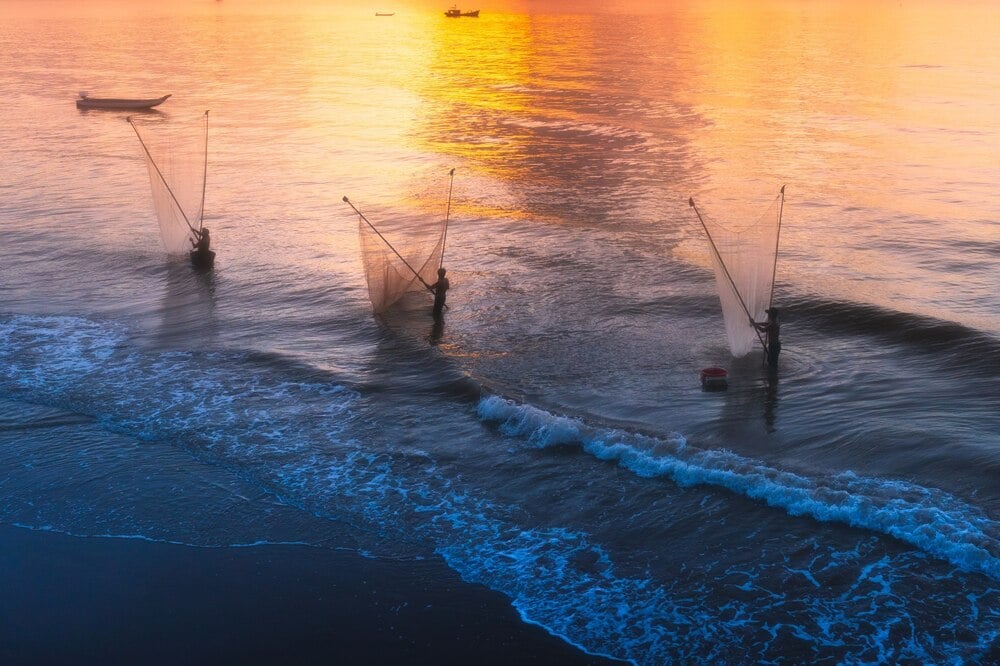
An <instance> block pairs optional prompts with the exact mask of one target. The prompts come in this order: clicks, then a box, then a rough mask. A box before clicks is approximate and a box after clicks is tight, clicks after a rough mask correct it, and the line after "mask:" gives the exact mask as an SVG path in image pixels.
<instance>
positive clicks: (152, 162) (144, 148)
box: [125, 116, 208, 234]
mask: <svg viewBox="0 0 1000 666" xmlns="http://www.w3.org/2000/svg"><path fill="white" fill-rule="evenodd" d="M125 120H127V121H128V124H129V125H131V126H132V131H133V132H135V135H136V136H137V137H139V143H140V144H141V145H142V149H143V150H144V151H145V152H146V157H147V158H149V163H150V164H152V165H153V168H154V169H156V175H157V176H159V177H160V181H161V182H162V183H163V186H164V187H165V188H167V193H168V194H169V195H170V198H171V199H173V201H174V205H175V206H177V210H179V211H180V213H181V217H182V218H184V224H186V225H188V229H190V230H191V232H192V233H194V234H197V233H198V230H197V229H195V228H194V227H193V226H192V225H191V220H189V219H188V217H187V213H185V212H184V208H183V207H182V206H181V203H180V202H179V201H178V200H177V197H176V196H175V195H174V191H173V190H172V189H170V183H168V182H167V179H166V178H164V177H163V172H161V171H160V167H159V166H158V165H157V164H156V160H154V159H153V156H152V155H150V154H149V148H147V147H146V142H145V141H143V140H142V135H140V134H139V130H137V129H136V128H135V123H133V122H132V116H129V117H127V118H126V119H125ZM205 141H206V142H207V141H208V136H207V135H206V137H205ZM206 145H207V144H206ZM205 168H206V170H207V168H208V164H207V162H206V165H205ZM205 177H206V178H207V177H208V174H207V171H206V175H205ZM202 196H203V197H204V196H205V193H204V192H202Z"/></svg>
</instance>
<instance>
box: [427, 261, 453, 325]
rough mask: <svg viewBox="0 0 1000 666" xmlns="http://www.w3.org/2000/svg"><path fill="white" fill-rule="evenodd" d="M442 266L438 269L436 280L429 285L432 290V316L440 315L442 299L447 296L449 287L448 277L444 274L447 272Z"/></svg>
mask: <svg viewBox="0 0 1000 666" xmlns="http://www.w3.org/2000/svg"><path fill="white" fill-rule="evenodd" d="M447 272H448V271H446V270H445V269H444V268H439V269H438V279H437V282H435V283H434V284H432V285H431V286H430V290H431V291H432V292H434V316H435V317H440V316H441V312H442V311H443V310H444V301H445V298H446V297H447V293H448V290H449V289H451V283H450V282H448V278H446V277H445V276H444V274H445V273H447Z"/></svg>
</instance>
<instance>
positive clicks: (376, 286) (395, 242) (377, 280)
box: [358, 217, 447, 313]
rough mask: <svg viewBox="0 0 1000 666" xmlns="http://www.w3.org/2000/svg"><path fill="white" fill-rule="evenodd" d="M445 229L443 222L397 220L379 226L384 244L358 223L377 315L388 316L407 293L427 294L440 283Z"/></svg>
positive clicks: (366, 274)
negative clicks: (383, 313)
mask: <svg viewBox="0 0 1000 666" xmlns="http://www.w3.org/2000/svg"><path fill="white" fill-rule="evenodd" d="M446 229H447V222H446V221H445V220H444V218H442V219H440V220H427V219H418V218H414V217H404V218H400V217H397V218H395V219H393V220H389V221H385V222H379V224H378V230H379V232H381V233H382V235H383V236H384V238H385V240H383V239H382V238H380V237H379V235H378V234H377V233H376V232H375V230H374V229H373V228H372V227H371V226H369V225H368V223H366V222H365V221H364V220H363V219H359V220H358V234H359V238H360V245H361V263H362V264H363V265H364V269H365V279H366V280H367V282H368V297H369V299H371V303H372V309H373V310H374V311H375V312H376V313H381V312H385V311H386V310H387V309H389V308H390V307H391V306H392V305H393V304H395V303H396V302H397V301H399V299H400V298H402V297H403V295H404V294H406V293H407V292H413V291H427V286H426V285H432V284H434V283H435V282H436V281H437V270H438V268H440V267H441V261H442V256H443V254H444V243H445V232H446ZM390 244H391V247H390ZM392 248H395V250H396V252H398V253H399V254H398V255H397V254H396V252H394V251H393V250H392ZM407 264H409V266H407ZM411 268H412V270H411Z"/></svg>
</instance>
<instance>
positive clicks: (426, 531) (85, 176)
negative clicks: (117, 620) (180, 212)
mask: <svg viewBox="0 0 1000 666" xmlns="http://www.w3.org/2000/svg"><path fill="white" fill-rule="evenodd" d="M391 5H392V6H388V4H387V5H386V6H376V7H372V6H368V5H346V4H341V5H336V6H334V7H333V8H330V7H324V6H322V3H316V4H301V5H299V4H296V3H294V2H290V3H274V5H273V6H270V5H267V4H265V3H260V4H254V5H249V4H245V3H240V2H239V1H238V0H226V1H225V2H191V3H153V4H151V5H148V6H146V5H139V6H138V7H136V6H128V5H126V6H125V8H123V7H121V6H115V5H96V4H93V5H92V4H83V3H68V2H61V1H53V2H44V3H27V2H20V3H19V2H9V1H8V2H3V3H2V5H0V89H2V90H3V91H4V97H5V100H4V102H5V103H4V111H3V117H2V120H0V522H2V523H4V524H9V525H17V526H23V527H26V528H31V529H36V530H52V531H58V532H62V533H67V534H72V535H80V536H95V535H103V536H116V537H122V538H139V539H148V540H153V541H164V542H170V543H180V544H190V545H194V546H218V547H228V546H237V545H240V546H247V545H252V544H263V543H307V544H313V545H316V546H321V547H328V548H348V549H353V550H356V551H358V552H361V553H363V554H365V555H366V556H368V557H372V558H392V559H403V560H407V559H409V560H413V561H417V560H426V559H431V558H433V559H438V560H441V561H444V562H445V563H446V564H447V565H448V566H449V567H451V568H452V569H454V570H455V571H456V572H458V573H459V574H460V575H461V577H462V578H463V579H464V580H466V581H468V582H470V583H476V584H482V585H485V586H487V587H489V588H491V589H493V590H496V591H499V592H501V593H503V594H504V595H506V596H507V597H509V599H510V603H511V604H512V605H513V606H514V608H515V609H516V610H517V611H518V612H519V613H520V615H521V616H522V617H523V618H524V621H525V622H530V623H534V624H537V625H540V626H542V627H544V628H545V629H547V630H548V631H549V632H551V633H553V634H555V635H557V636H560V637H562V638H564V639H565V640H566V641H568V642H570V643H572V644H574V645H576V646H578V647H579V648H580V649H581V650H583V651H586V652H589V653H592V654H598V655H607V656H611V657H615V658H619V659H622V660H626V661H630V662H632V663H635V664H660V663H671V662H674V663H692V662H707V663H758V662H761V663H771V662H776V661H778V660H780V659H782V658H785V659H790V660H791V661H793V662H811V663H885V662H895V663H899V662H905V663H918V662H919V663H963V662H964V663H996V662H995V661H993V660H995V659H997V658H998V651H1000V381H998V373H1000V187H998V185H997V184H998V183H1000V88H998V86H997V81H998V80H1000V50H998V49H997V48H996V44H997V43H998V41H1000V11H998V9H997V8H996V5H992V4H990V3H957V4H956V3H946V2H927V3H909V2H904V3H895V2H891V3H889V2H887V3H829V4H825V3H786V4H781V3H775V4H757V3H746V4H745V5H741V4H738V3H730V4H726V3H722V4H705V3H697V2H693V3H688V4H685V3H681V4H677V5H675V6H673V8H672V9H670V10H661V11H656V12H654V11H645V10H644V8H643V7H641V6H639V5H636V6H634V7H632V6H629V5H627V4H622V5H616V7H615V9H614V10H607V11H604V12H601V13H597V12H595V13H575V14H574V13H560V12H559V11H558V10H559V5H558V4H557V3H554V2H552V3H549V4H548V5H545V4H541V5H538V4H536V3H522V4H511V5H510V6H508V7H499V6H497V5H494V6H493V8H492V9H491V8H490V7H487V6H486V5H483V6H482V7H481V9H482V10H483V11H482V14H481V17H480V18H479V19H459V20H454V19H446V18H444V16H443V15H442V11H441V10H443V9H445V7H440V8H439V7H436V6H434V5H433V4H423V5H418V4H412V3H410V4H408V3H405V2H395V3H391ZM469 8H470V9H471V8H472V7H469ZM375 11H391V12H395V15H394V16H392V17H375V16H374V12H375ZM78 91H89V92H90V94H91V95H93V96H131V97H158V96H160V95H164V94H167V93H171V94H172V95H173V96H172V97H171V98H170V99H169V100H168V101H167V102H166V103H165V104H163V105H162V106H160V107H158V109H156V110H155V111H151V112H148V113H147V114H144V115H145V116H150V117H152V118H155V119H161V120H163V121H164V122H169V121H170V120H171V119H178V120H181V119H190V118H193V117H197V116H198V115H199V114H201V113H203V112H204V111H205V110H206V109H209V110H210V115H209V161H208V164H209V167H208V177H207V194H206V203H205V209H206V217H205V225H206V226H208V227H210V228H211V230H212V238H213V246H214V248H215V249H216V250H217V252H218V258H217V263H216V269H215V270H214V272H212V273H209V274H197V273H195V272H193V271H192V270H191V268H190V266H189V265H188V263H187V262H186V260H185V259H184V258H183V257H169V256H167V255H166V253H165V252H164V250H163V245H162V243H161V240H160V237H159V233H158V228H157V223H156V219H155V216H154V212H153V208H152V202H151V195H150V187H149V180H148V177H147V174H146V169H145V165H144V162H143V156H142V153H141V148H140V146H139V144H138V141H137V140H136V137H135V135H134V133H133V132H132V130H131V128H130V127H129V125H128V123H127V122H126V121H125V117H126V114H125V113H122V112H113V111H81V110H78V109H77V108H76V107H75V105H74V99H75V98H76V96H77V93H78ZM452 168H455V169H456V172H455V179H454V192H453V198H452V202H451V225H450V228H449V232H448V245H447V248H446V254H445V265H446V266H447V267H448V269H449V273H448V274H449V277H450V278H451V284H452V290H451V292H450V293H449V300H448V303H449V306H450V309H449V310H448V312H447V315H446V318H445V324H444V326H443V327H438V328H437V329H435V327H434V325H433V324H434V322H433V320H432V318H431V317H430V316H428V315H429V311H430V300H429V298H426V297H425V295H419V294H418V295H416V296H415V297H414V298H412V299H407V300H406V301H405V302H403V303H401V304H400V305H399V306H398V307H396V308H395V309H393V310H391V311H390V312H389V313H387V314H386V315H385V316H384V317H380V318H376V317H374V316H373V314H372V311H371V305H370V303H369V301H368V293H367V286H366V283H365V280H364V275H363V271H362V266H361V263H360V259H359V253H358V219H357V217H356V216H355V215H354V214H353V212H352V211H351V210H350V208H348V207H347V205H346V204H344V203H343V202H342V200H341V199H342V197H343V196H345V195H346V196H349V197H350V199H351V201H352V202H353V203H354V204H355V205H357V206H358V207H359V209H360V210H362V211H364V212H365V213H366V215H367V216H368V217H369V218H370V219H371V220H372V221H373V222H376V224H377V223H378V221H379V220H386V221H389V220H399V219H407V218H411V219H414V220H418V219H428V218H434V217H439V216H441V215H443V214H444V211H445V206H446V201H447V193H448V184H449V181H448V171H449V170H450V169H452ZM782 185H785V186H786V198H785V204H784V216H783V226H782V235H781V246H780V252H779V257H778V264H777V286H776V293H775V305H777V306H779V307H780V308H782V313H783V317H782V319H783V327H782V337H783V342H784V351H783V353H782V355H781V358H780V364H779V368H778V372H777V375H776V376H773V377H772V376H769V375H768V373H767V372H766V371H765V369H764V368H763V366H762V364H761V358H760V354H759V353H753V354H751V355H749V356H747V357H745V358H741V359H734V358H732V357H731V355H730V354H729V351H728V347H727V344H726V339H725V332H724V328H723V324H722V317H721V312H720V307H719V301H718V297H717V293H716V288H715V282H714V276H713V273H712V270H711V264H710V259H709V255H708V247H707V244H706V242H705V239H704V236H703V233H702V231H701V228H700V226H699V225H698V221H697V218H696V217H694V215H693V214H692V211H691V209H690V208H689V207H688V204H687V202H688V197H692V196H693V197H694V198H695V200H696V201H697V202H698V205H699V207H700V208H702V209H703V210H705V211H707V212H708V213H710V214H712V215H713V216H714V217H715V218H717V219H725V220H731V221H732V223H733V224H734V225H737V226H738V224H739V223H745V222H748V221H752V220H754V219H756V217H757V216H758V215H760V214H762V213H763V212H764V211H765V210H766V208H767V207H768V205H770V203H771V202H772V201H773V199H774V197H775V196H776V195H777V192H778V190H779V188H780V187H781V186H782ZM711 365H721V366H723V367H725V368H727V369H728V370H729V376H730V387H729V389H728V390H727V391H721V392H711V393H706V392H703V391H702V390H701V388H700V385H699V371H700V370H701V368H704V367H706V366H711Z"/></svg>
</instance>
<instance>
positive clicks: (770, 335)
mask: <svg viewBox="0 0 1000 666" xmlns="http://www.w3.org/2000/svg"><path fill="white" fill-rule="evenodd" d="M765 312H767V321H765V322H763V323H760V322H756V321H753V320H750V321H751V323H752V324H753V327H754V328H756V329H757V330H758V331H760V332H762V333H763V334H764V335H765V338H764V344H765V345H766V346H767V350H766V352H765V354H764V357H765V359H766V360H767V365H768V367H770V368H777V367H778V354H780V353H781V324H780V323H778V308H768V309H767V310H765Z"/></svg>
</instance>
